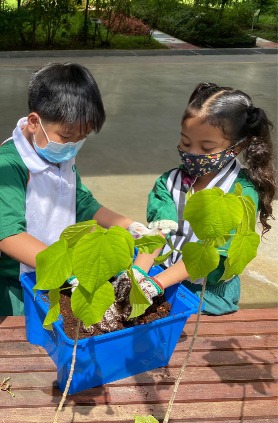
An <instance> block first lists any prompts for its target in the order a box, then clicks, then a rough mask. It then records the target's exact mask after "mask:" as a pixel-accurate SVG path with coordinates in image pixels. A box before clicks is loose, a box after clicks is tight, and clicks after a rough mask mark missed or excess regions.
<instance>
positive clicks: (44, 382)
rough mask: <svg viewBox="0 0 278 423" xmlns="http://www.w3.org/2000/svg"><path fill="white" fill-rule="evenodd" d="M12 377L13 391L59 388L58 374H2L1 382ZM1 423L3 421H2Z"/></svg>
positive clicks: (0, 374)
mask: <svg viewBox="0 0 278 423" xmlns="http://www.w3.org/2000/svg"><path fill="white" fill-rule="evenodd" d="M7 377H10V378H11V379H10V384H11V386H12V389H19V388H20V389H26V388H49V387H50V386H53V387H56V386H57V372H56V371H52V372H32V373H31V372H26V373H8V372H2V373H0V382H1V381H2V380H3V379H5V378H7ZM0 422H1V420H0Z"/></svg>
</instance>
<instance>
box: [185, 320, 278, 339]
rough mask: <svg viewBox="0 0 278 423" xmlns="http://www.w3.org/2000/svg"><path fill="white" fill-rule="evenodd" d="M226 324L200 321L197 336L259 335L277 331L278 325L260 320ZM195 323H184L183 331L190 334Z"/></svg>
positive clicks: (274, 322)
mask: <svg viewBox="0 0 278 423" xmlns="http://www.w3.org/2000/svg"><path fill="white" fill-rule="evenodd" d="M231 323H232V324H227V322H225V321H223V322H221V323H218V322H213V321H210V322H201V324H200V326H199V330H198V336H214V335H217V336H219V335H225V336H230V335H233V336H235V335H237V336H238V335H254V334H255V335H259V334H275V333H277V330H278V326H277V322H276V321H272V320H270V321H267V322H265V321H260V322H254V321H253V322H249V321H247V322H244V324H243V322H231ZM194 328H195V323H194V324H191V325H185V329H184V331H185V333H186V334H187V335H192V334H193V332H194Z"/></svg>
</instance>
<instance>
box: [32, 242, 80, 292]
mask: <svg viewBox="0 0 278 423" xmlns="http://www.w3.org/2000/svg"><path fill="white" fill-rule="evenodd" d="M71 255H72V252H71V251H69V250H68V243H67V241H66V240H65V239H60V240H59V241H57V242H54V244H52V245H50V246H49V247H47V248H46V249H45V250H43V251H41V252H40V253H38V254H37V256H36V268H37V269H36V280H37V283H36V285H35V286H34V289H56V288H59V287H60V286H62V285H63V283H64V282H65V281H66V280H67V279H68V278H69V277H70V276H71V275H72V259H71Z"/></svg>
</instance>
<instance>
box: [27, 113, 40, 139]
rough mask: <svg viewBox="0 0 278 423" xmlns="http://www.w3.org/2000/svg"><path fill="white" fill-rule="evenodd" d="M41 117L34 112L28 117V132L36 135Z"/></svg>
mask: <svg viewBox="0 0 278 423" xmlns="http://www.w3.org/2000/svg"><path fill="white" fill-rule="evenodd" d="M39 120H40V117H39V115H38V114H37V113H35V112H32V113H29V115H28V117H27V128H28V131H29V132H31V133H32V134H34V133H35V132H36V130H37V127H38V124H39Z"/></svg>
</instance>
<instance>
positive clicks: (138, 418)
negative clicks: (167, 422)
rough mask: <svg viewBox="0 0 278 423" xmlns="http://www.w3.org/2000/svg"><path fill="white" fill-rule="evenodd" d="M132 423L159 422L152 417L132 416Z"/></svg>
mask: <svg viewBox="0 0 278 423" xmlns="http://www.w3.org/2000/svg"><path fill="white" fill-rule="evenodd" d="M134 418H135V420H134V423H159V421H158V420H157V419H156V418H155V417H153V416H139V415H135V416H134Z"/></svg>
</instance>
